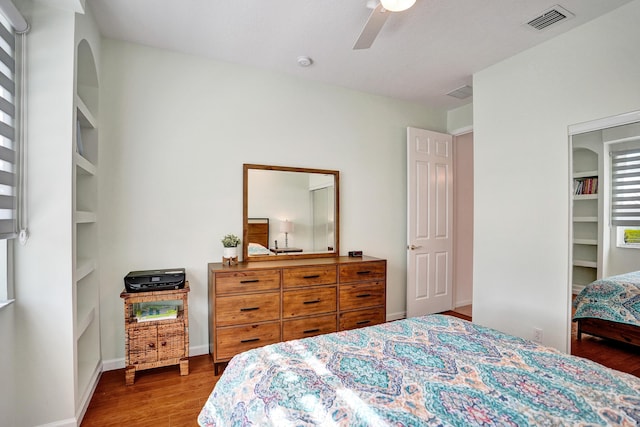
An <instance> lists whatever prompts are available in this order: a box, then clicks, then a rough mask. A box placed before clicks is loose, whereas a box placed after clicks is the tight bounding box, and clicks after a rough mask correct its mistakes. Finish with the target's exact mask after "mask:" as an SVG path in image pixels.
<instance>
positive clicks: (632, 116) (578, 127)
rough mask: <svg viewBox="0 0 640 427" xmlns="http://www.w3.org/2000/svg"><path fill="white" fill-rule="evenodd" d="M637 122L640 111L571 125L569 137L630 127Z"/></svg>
mask: <svg viewBox="0 0 640 427" xmlns="http://www.w3.org/2000/svg"><path fill="white" fill-rule="evenodd" d="M635 122H640V111H631V112H629V113H624V114H618V115H617V116H611V117H605V118H602V119H597V120H590V121H588V122H583V123H576V124H574V125H569V128H568V129H569V136H572V135H577V134H580V133H586V132H591V131H594V130H601V129H606V128H611V127H614V126H622V125H628V124H629V123H635Z"/></svg>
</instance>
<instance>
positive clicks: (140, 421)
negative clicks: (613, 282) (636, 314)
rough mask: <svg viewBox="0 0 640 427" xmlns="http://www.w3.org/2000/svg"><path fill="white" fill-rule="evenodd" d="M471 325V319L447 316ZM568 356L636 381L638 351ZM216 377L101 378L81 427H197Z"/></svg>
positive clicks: (609, 345)
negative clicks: (131, 381)
mask: <svg viewBox="0 0 640 427" xmlns="http://www.w3.org/2000/svg"><path fill="white" fill-rule="evenodd" d="M444 314H449V315H452V316H456V317H460V318H463V319H466V320H470V316H468V315H465V314H460V313H456V312H445V313H444ZM571 348H572V354H574V355H576V356H580V357H584V358H587V359H591V360H594V361H596V362H598V363H601V364H603V365H605V366H608V367H610V368H613V369H617V370H620V371H623V372H628V373H630V374H632V375H635V376H637V377H640V348H637V347H633V346H629V345H624V344H621V343H620V344H618V343H615V342H611V341H607V340H603V339H600V338H595V337H591V336H584V335H583V337H582V341H577V340H576V338H575V335H574V336H573V339H572V344H571ZM218 378H219V377H216V376H215V375H214V372H213V365H212V363H211V359H210V358H209V355H205V356H195V357H191V358H190V362H189V375H187V376H180V369H179V368H178V367H177V366H174V367H167V368H158V369H152V370H149V371H142V372H138V373H136V380H135V384H134V385H132V386H129V387H127V386H125V384H124V369H118V370H115V371H108V372H104V373H103V374H102V376H101V378H100V381H99V383H98V386H97V388H96V391H95V393H94V395H93V398H92V399H91V403H90V404H89V408H88V409H87V413H86V414H85V416H84V419H83V421H82V427H89V426H100V427H112V426H113V427H115V426H123V425H126V426H127V427H143V426H144V427H146V426H150V425H153V426H156V427H183V426H185V427H186V426H197V421H196V420H197V417H198V414H199V413H200V410H201V409H202V406H203V405H204V403H205V402H206V400H207V398H208V397H209V394H210V393H211V390H213V386H214V385H215V383H216V381H217V380H218Z"/></svg>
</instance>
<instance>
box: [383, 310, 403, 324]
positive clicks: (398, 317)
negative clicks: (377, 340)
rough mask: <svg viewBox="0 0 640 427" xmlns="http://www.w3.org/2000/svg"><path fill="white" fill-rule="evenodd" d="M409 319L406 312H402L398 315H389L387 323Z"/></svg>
mask: <svg viewBox="0 0 640 427" xmlns="http://www.w3.org/2000/svg"><path fill="white" fill-rule="evenodd" d="M406 317H407V312H406V311H401V312H398V313H387V322H391V321H393V320H400V319H404V318H406Z"/></svg>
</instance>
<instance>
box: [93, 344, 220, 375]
mask: <svg viewBox="0 0 640 427" xmlns="http://www.w3.org/2000/svg"><path fill="white" fill-rule="evenodd" d="M208 353H209V344H204V345H196V346H193V347H189V356H202V355H203V354H208ZM124 368H125V365H124V357H120V358H118V359H111V360H103V361H102V372H106V371H115V370H116V369H124Z"/></svg>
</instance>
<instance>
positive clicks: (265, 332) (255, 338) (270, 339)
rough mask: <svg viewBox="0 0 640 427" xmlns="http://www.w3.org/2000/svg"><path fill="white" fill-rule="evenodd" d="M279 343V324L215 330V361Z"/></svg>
mask: <svg viewBox="0 0 640 427" xmlns="http://www.w3.org/2000/svg"><path fill="white" fill-rule="evenodd" d="M279 341H280V322H275V323H263V324H261V325H249V326H238V327H234V328H224V329H217V330H216V349H215V351H216V359H217V360H222V359H231V358H232V357H233V356H235V355H236V354H238V353H242V352H243V351H247V350H251V349H252V348H256V347H262V346H263V345H267V344H273V343H276V342H279Z"/></svg>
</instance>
